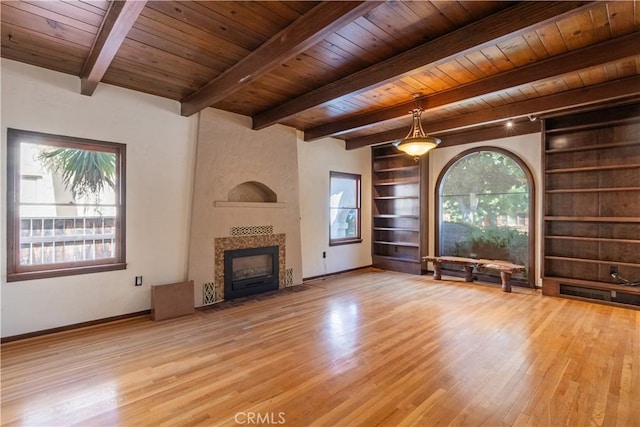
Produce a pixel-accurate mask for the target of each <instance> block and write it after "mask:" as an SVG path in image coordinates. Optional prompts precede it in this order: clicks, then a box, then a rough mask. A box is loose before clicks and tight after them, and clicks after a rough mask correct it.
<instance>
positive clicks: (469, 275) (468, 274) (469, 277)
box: [464, 265, 473, 282]
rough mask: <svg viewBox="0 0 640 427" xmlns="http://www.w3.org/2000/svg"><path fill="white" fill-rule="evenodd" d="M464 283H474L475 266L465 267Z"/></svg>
mask: <svg viewBox="0 0 640 427" xmlns="http://www.w3.org/2000/svg"><path fill="white" fill-rule="evenodd" d="M464 281H465V282H473V266H472V265H465V266H464Z"/></svg>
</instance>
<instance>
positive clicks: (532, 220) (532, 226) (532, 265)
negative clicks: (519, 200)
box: [434, 146, 536, 286]
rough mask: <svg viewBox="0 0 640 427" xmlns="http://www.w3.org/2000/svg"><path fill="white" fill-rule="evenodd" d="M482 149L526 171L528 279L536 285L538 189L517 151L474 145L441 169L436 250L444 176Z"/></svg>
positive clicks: (438, 238) (438, 247)
mask: <svg viewBox="0 0 640 427" xmlns="http://www.w3.org/2000/svg"><path fill="white" fill-rule="evenodd" d="M480 151H493V152H496V153H500V154H502V155H504V156H507V157H509V158H510V159H511V160H513V161H514V162H516V163H517V164H518V166H520V168H522V170H523V171H524V174H525V176H526V177H527V184H528V187H529V234H528V236H529V257H528V262H529V269H528V272H527V281H528V282H529V285H530V286H534V285H535V283H536V281H535V278H536V275H535V270H536V254H535V252H536V236H535V233H536V211H535V203H536V191H535V181H534V179H533V174H532V173H531V169H529V166H527V164H526V163H525V162H524V161H523V160H522V159H521V158H520V157H519V156H518V155H516V154H515V153H513V152H511V151H509V150H505V149H504V148H499V147H493V146H481V147H474V148H471V149H468V150H465V151H463V152H461V153H459V154H458V155H457V156H455V157H454V158H452V159H451V160H449V162H447V164H446V165H445V166H444V167H443V168H442V171H440V175H439V176H438V180H437V181H436V187H435V189H436V191H435V209H436V217H435V218H436V219H435V227H434V230H435V252H436V254H438V255H439V254H440V233H441V231H440V226H441V215H442V207H441V203H442V202H441V200H440V199H441V194H440V193H441V191H442V183H443V180H444V178H445V177H446V176H447V172H449V170H450V169H451V167H452V166H453V165H454V164H455V163H456V162H457V161H458V160H460V159H462V158H463V157H466V156H468V155H469V154H471V153H475V152H480Z"/></svg>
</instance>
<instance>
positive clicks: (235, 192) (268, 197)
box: [227, 181, 278, 203]
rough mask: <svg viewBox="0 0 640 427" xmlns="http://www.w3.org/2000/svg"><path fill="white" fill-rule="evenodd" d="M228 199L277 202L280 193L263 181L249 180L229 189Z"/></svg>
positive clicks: (230, 200) (234, 200)
mask: <svg viewBox="0 0 640 427" xmlns="http://www.w3.org/2000/svg"><path fill="white" fill-rule="evenodd" d="M227 201H229V202H254V203H276V202H277V201H278V195H277V194H276V193H275V192H274V191H273V190H272V189H271V188H269V187H268V186H266V185H265V184H263V183H261V182H257V181H247V182H243V183H242V184H239V185H237V186H235V187H233V188H232V189H231V190H229V193H228V195H227Z"/></svg>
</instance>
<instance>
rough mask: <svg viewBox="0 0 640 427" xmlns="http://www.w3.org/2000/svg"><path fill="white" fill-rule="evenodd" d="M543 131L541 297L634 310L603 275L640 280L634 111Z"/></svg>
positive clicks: (637, 302) (637, 117)
mask: <svg viewBox="0 0 640 427" xmlns="http://www.w3.org/2000/svg"><path fill="white" fill-rule="evenodd" d="M543 130H544V147H543V156H544V160H543V162H542V165H543V168H544V169H545V170H544V171H543V172H544V174H543V179H544V186H543V187H544V188H545V191H544V193H543V197H544V208H543V209H544V212H545V213H546V215H545V216H544V227H543V232H544V233H545V234H544V235H543V238H544V240H543V242H544V244H543V245H542V248H541V250H542V251H543V254H542V259H543V264H542V277H543V280H542V291H543V294H544V295H554V296H563V297H567V298H579V299H584V300H590V301H598V302H603V303H605V304H613V305H623V306H624V305H627V306H629V307H632V308H636V309H637V308H638V307H640V299H638V295H640V288H631V287H624V286H620V285H616V284H612V283H611V282H612V281H613V279H612V277H611V274H610V272H611V269H612V268H614V267H615V268H618V269H619V270H618V273H619V275H620V277H625V278H626V279H628V280H630V281H632V282H633V281H635V280H638V279H640V197H639V196H638V193H640V182H639V181H638V176H639V175H638V174H639V173H640V139H639V138H638V135H640V104H639V103H638V102H637V101H636V102H635V103H629V104H627V103H619V104H617V105H613V106H610V107H608V108H601V109H594V110H591V111H581V112H575V113H573V114H568V115H565V116H556V117H550V118H547V119H544V125H543ZM603 163H606V164H603ZM613 215H616V216H613ZM590 235H593V236H598V237H589V236H590ZM600 236H603V237H600ZM636 254H638V256H635V255H636ZM608 290H611V291H618V296H616V295H614V294H611V295H610V294H609V293H608V292H607V291H608ZM623 290H624V291H623Z"/></svg>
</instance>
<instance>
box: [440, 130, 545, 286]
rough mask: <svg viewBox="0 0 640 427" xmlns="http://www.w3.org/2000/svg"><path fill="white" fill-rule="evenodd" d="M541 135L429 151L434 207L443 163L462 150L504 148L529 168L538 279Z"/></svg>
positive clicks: (540, 243) (540, 211)
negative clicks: (532, 197) (531, 177)
mask: <svg viewBox="0 0 640 427" xmlns="http://www.w3.org/2000/svg"><path fill="white" fill-rule="evenodd" d="M540 141H541V134H540V133H533V134H528V135H520V136H513V137H507V138H501V139H496V140H491V141H479V142H474V143H470V144H464V145H456V146H453V147H442V148H438V149H436V150H433V151H432V152H430V153H429V175H430V178H429V206H435V195H436V192H437V191H438V189H437V188H436V183H437V180H438V177H439V176H440V174H441V173H442V170H443V168H444V167H445V166H446V164H447V163H448V162H449V161H450V160H451V159H453V158H454V157H456V156H457V155H458V154H460V153H462V152H463V151H467V150H469V149H472V148H475V147H497V148H502V149H504V150H507V151H509V152H511V153H513V154H515V155H516V156H518V157H519V158H520V159H521V160H522V161H523V162H524V163H525V164H526V165H527V166H528V168H529V170H530V171H531V174H532V175H533V180H534V187H535V199H536V200H535V218H533V220H534V221H535V233H536V247H535V249H534V250H535V256H536V270H535V278H536V281H537V282H540V265H541V260H540V248H541V247H542V246H541V245H542V239H541V236H542V233H541V230H540V224H541V221H540V218H541V215H542V188H541V185H542V165H541V156H542V154H541V153H542V152H541V142H540ZM435 215H436V209H435V208H433V209H430V216H429V236H430V239H429V254H431V255H433V254H435V239H434V237H435ZM538 284H539V285H540V286H541V285H542V284H541V283H538Z"/></svg>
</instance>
